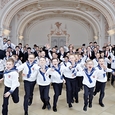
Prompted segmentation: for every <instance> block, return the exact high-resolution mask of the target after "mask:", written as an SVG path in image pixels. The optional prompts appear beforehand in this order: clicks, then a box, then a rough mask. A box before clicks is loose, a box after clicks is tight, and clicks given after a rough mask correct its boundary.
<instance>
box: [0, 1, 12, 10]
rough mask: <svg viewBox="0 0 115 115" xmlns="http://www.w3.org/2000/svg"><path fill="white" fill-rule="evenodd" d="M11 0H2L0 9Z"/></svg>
mask: <svg viewBox="0 0 115 115" xmlns="http://www.w3.org/2000/svg"><path fill="white" fill-rule="evenodd" d="M9 1H10V0H1V5H0V9H3V8H4V7H5V5H6V4H8V2H9Z"/></svg>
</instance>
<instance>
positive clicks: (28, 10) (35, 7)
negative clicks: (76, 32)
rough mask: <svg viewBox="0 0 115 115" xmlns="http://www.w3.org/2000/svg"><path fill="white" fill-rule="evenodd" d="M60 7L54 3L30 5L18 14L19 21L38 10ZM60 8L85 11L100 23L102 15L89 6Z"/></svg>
mask: <svg viewBox="0 0 115 115" xmlns="http://www.w3.org/2000/svg"><path fill="white" fill-rule="evenodd" d="M58 5H60V4H54V3H50V4H49V3H47V4H45V3H44V4H43V3H42V4H32V5H29V6H26V7H25V8H23V9H21V10H20V11H19V12H18V13H17V21H19V20H20V19H22V18H23V17H25V16H26V15H29V14H30V13H32V12H36V11H38V10H41V9H45V8H46V7H52V6H53V7H57V6H58ZM60 7H63V8H65V7H67V8H68V7H73V8H74V9H76V10H80V11H83V12H86V13H88V14H90V15H92V16H93V17H95V18H96V19H97V20H98V21H99V22H100V20H101V13H100V12H99V11H98V10H96V9H95V8H93V7H91V6H88V5H85V4H73V3H72V4H67V3H65V4H61V6H60ZM64 12H65V11H61V10H58V11H54V13H57V14H59V13H64Z"/></svg>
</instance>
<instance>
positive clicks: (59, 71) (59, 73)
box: [49, 58, 64, 112]
mask: <svg viewBox="0 0 115 115" xmlns="http://www.w3.org/2000/svg"><path fill="white" fill-rule="evenodd" d="M63 67H64V66H61V65H60V64H59V61H58V59H57V58H53V59H52V69H51V71H50V73H49V74H50V75H51V82H52V86H53V90H54V97H53V111H54V112H57V101H58V98H59V96H60V95H61V92H62V87H63V82H64V78H63V70H64V69H63Z"/></svg>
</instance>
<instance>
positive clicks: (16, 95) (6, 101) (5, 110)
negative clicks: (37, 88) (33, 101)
mask: <svg viewBox="0 0 115 115" xmlns="http://www.w3.org/2000/svg"><path fill="white" fill-rule="evenodd" d="M9 90H10V88H9V87H6V86H5V88H4V94H5V93H6V92H8V91H9ZM9 97H10V96H8V97H4V95H3V105H2V115H8V104H9ZM11 97H12V100H13V102H14V103H18V102H19V90H18V87H17V88H16V89H15V90H14V92H13V93H12V94H11Z"/></svg>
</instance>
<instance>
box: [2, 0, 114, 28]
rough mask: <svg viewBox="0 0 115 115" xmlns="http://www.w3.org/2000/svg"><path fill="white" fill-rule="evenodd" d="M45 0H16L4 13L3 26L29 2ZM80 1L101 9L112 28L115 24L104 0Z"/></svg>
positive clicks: (7, 24) (68, 0)
mask: <svg viewBox="0 0 115 115" xmlns="http://www.w3.org/2000/svg"><path fill="white" fill-rule="evenodd" d="M52 1H53V0H50V2H52ZM43 2H47V1H45V0H44V1H39V2H38V1H37V0H32V1H18V2H16V3H15V2H14V4H12V5H11V6H10V7H9V8H8V9H7V10H6V13H5V14H4V15H3V17H2V19H1V27H2V28H3V25H4V26H5V27H6V28H8V27H9V25H10V22H11V20H12V18H13V16H14V15H15V14H16V13H17V12H18V11H19V10H20V9H22V8H24V7H25V6H27V5H29V4H33V3H39V4H40V3H43ZM48 2H49V1H48ZM53 2H54V1H53ZM55 2H56V1H55ZM65 2H70V0H67V1H65ZM79 2H80V3H84V4H88V5H90V6H93V7H95V8H96V9H97V10H99V11H100V12H101V13H102V14H103V15H104V16H105V18H106V19H107V21H108V25H109V28H112V26H113V25H114V24H115V19H114V14H113V13H112V11H111V10H109V8H108V6H107V5H106V4H104V2H102V1H88V0H80V1H79ZM71 3H75V4H76V3H78V1H73V0H71ZM107 8H108V9H107ZM5 23H6V24H5ZM2 24H3V25H2Z"/></svg>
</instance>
